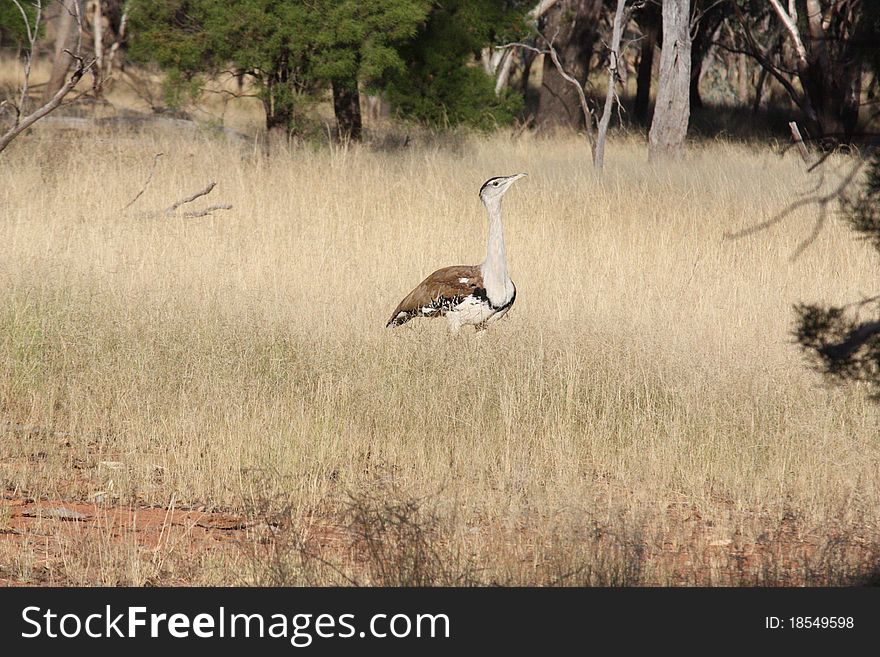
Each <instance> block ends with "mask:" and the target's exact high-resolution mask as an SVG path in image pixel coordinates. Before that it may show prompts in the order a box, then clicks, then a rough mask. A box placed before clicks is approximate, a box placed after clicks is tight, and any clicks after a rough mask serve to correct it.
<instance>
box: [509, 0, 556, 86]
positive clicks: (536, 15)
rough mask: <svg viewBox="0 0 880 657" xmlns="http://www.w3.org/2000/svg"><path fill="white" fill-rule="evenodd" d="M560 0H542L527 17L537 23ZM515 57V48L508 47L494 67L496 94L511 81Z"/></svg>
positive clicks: (531, 21)
mask: <svg viewBox="0 0 880 657" xmlns="http://www.w3.org/2000/svg"><path fill="white" fill-rule="evenodd" d="M558 1H559V0H541V2H539V3H538V4H537V5H536V6H535V8H534V9H532V10H531V11H530V12H529V13H528V14H526V18H528V19H529V22H530V23H534V24H537V22H538V20H539V19H540V18H541V16H543V15H544V14H546V13H547V12H548V11H549V10H550V9H552V8H553V5H555V4H556V3H557V2H558ZM513 57H514V49H513V48H508V49H507V50H505V51H504V54H503V55H502V58H501V62H500V64H496V65H495V67H494V69H493V70H494V71H496V72H497V73H498V75H497V77H496V78H495V95H496V96H498V95H500V94H501V92H502V91H504V90H505V89H506V88H507V84H508V82H510V73H511V72H512V71H513Z"/></svg>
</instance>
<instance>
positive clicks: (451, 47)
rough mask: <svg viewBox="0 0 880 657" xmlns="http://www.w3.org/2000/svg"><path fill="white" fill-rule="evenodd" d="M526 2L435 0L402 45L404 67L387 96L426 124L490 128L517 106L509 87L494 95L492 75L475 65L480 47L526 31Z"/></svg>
mask: <svg viewBox="0 0 880 657" xmlns="http://www.w3.org/2000/svg"><path fill="white" fill-rule="evenodd" d="M526 7H527V6H526V5H523V4H522V3H513V4H512V3H509V2H503V1H500V0H446V1H445V2H443V3H435V4H434V7H433V8H432V10H431V13H430V15H429V17H428V20H427V22H426V23H425V24H424V25H423V26H422V28H421V29H420V30H419V33H418V36H417V38H416V39H414V40H413V41H411V42H410V43H409V44H408V45H407V46H405V47H404V48H403V49H402V56H403V59H404V60H405V61H406V62H407V65H406V69H405V70H404V71H402V72H398V73H397V74H396V75H394V76H393V77H392V78H391V79H390V80H389V84H388V99H389V100H390V101H391V103H392V104H393V105H395V107H396V108H397V111H398V113H399V114H400V115H401V116H403V117H406V118H411V119H415V120H418V121H422V122H424V123H427V124H429V125H458V124H464V125H469V126H474V127H477V128H481V129H491V128H494V127H496V126H497V125H499V124H504V123H509V122H510V121H512V120H513V118H514V117H515V116H516V113H517V111H519V109H520V108H521V107H522V99H521V98H520V97H519V96H518V95H515V94H513V93H511V92H507V93H505V94H504V95H502V96H500V97H498V96H496V95H495V91H494V80H493V79H492V78H491V77H489V76H488V75H486V74H485V72H484V71H483V69H482V68H481V67H479V66H477V65H476V64H475V60H476V59H477V58H478V57H479V54H480V50H481V49H482V48H484V47H486V46H489V45H491V44H493V43H496V44H497V43H502V42H504V41H507V40H512V39H515V38H517V37H518V36H520V35H522V34H524V33H525V32H527V28H526V26H525V24H524V21H523V16H524V13H525V10H526Z"/></svg>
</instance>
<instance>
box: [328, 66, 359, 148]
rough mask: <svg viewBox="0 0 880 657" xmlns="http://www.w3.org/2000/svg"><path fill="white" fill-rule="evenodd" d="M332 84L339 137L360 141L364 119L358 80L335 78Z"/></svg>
mask: <svg viewBox="0 0 880 657" xmlns="http://www.w3.org/2000/svg"><path fill="white" fill-rule="evenodd" d="M332 86H333V113H334V114H335V115H336V127H337V129H338V131H339V138H340V139H342V140H346V139H350V140H352V141H360V140H361V135H362V133H363V121H362V119H361V96H360V93H359V92H358V87H357V80H334V81H333V84H332Z"/></svg>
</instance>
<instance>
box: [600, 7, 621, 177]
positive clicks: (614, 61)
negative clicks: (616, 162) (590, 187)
mask: <svg viewBox="0 0 880 657" xmlns="http://www.w3.org/2000/svg"><path fill="white" fill-rule="evenodd" d="M625 11H626V0H617V8H616V9H615V10H614V23H613V27H612V30H611V52H610V53H609V54H608V89H607V90H606V91H605V106H604V107H603V108H602V118H601V119H600V120H599V129H598V131H597V133H596V153H595V155H594V156H593V165H594V166H595V167H596V170H597V171H599V172H600V173H601V172H602V167H603V165H604V164H605V136H606V135H607V134H608V124H609V123H611V112H612V111H614V103H615V101H617V102H619V101H618V98H617V92H616V91H615V85H616V84H617V79H618V77H619V76H618V73H617V69H618V68H619V66H620V64H621V59H620V37H621V33H622V32H623V21H624V18H623V15H624V13H625Z"/></svg>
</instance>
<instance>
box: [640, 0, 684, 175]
mask: <svg viewBox="0 0 880 657" xmlns="http://www.w3.org/2000/svg"><path fill="white" fill-rule="evenodd" d="M690 4H691V3H690V0H663V48H662V50H661V51H660V79H659V81H658V89H657V103H656V106H655V108H654V119H653V121H652V122H651V130H650V132H649V134H648V156H649V158H650V159H656V158H658V157H662V156H677V155H680V154H681V149H682V146H683V144H684V140H685V137H686V136H687V128H688V121H689V120H690V78H691V71H690V68H691V34H690Z"/></svg>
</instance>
